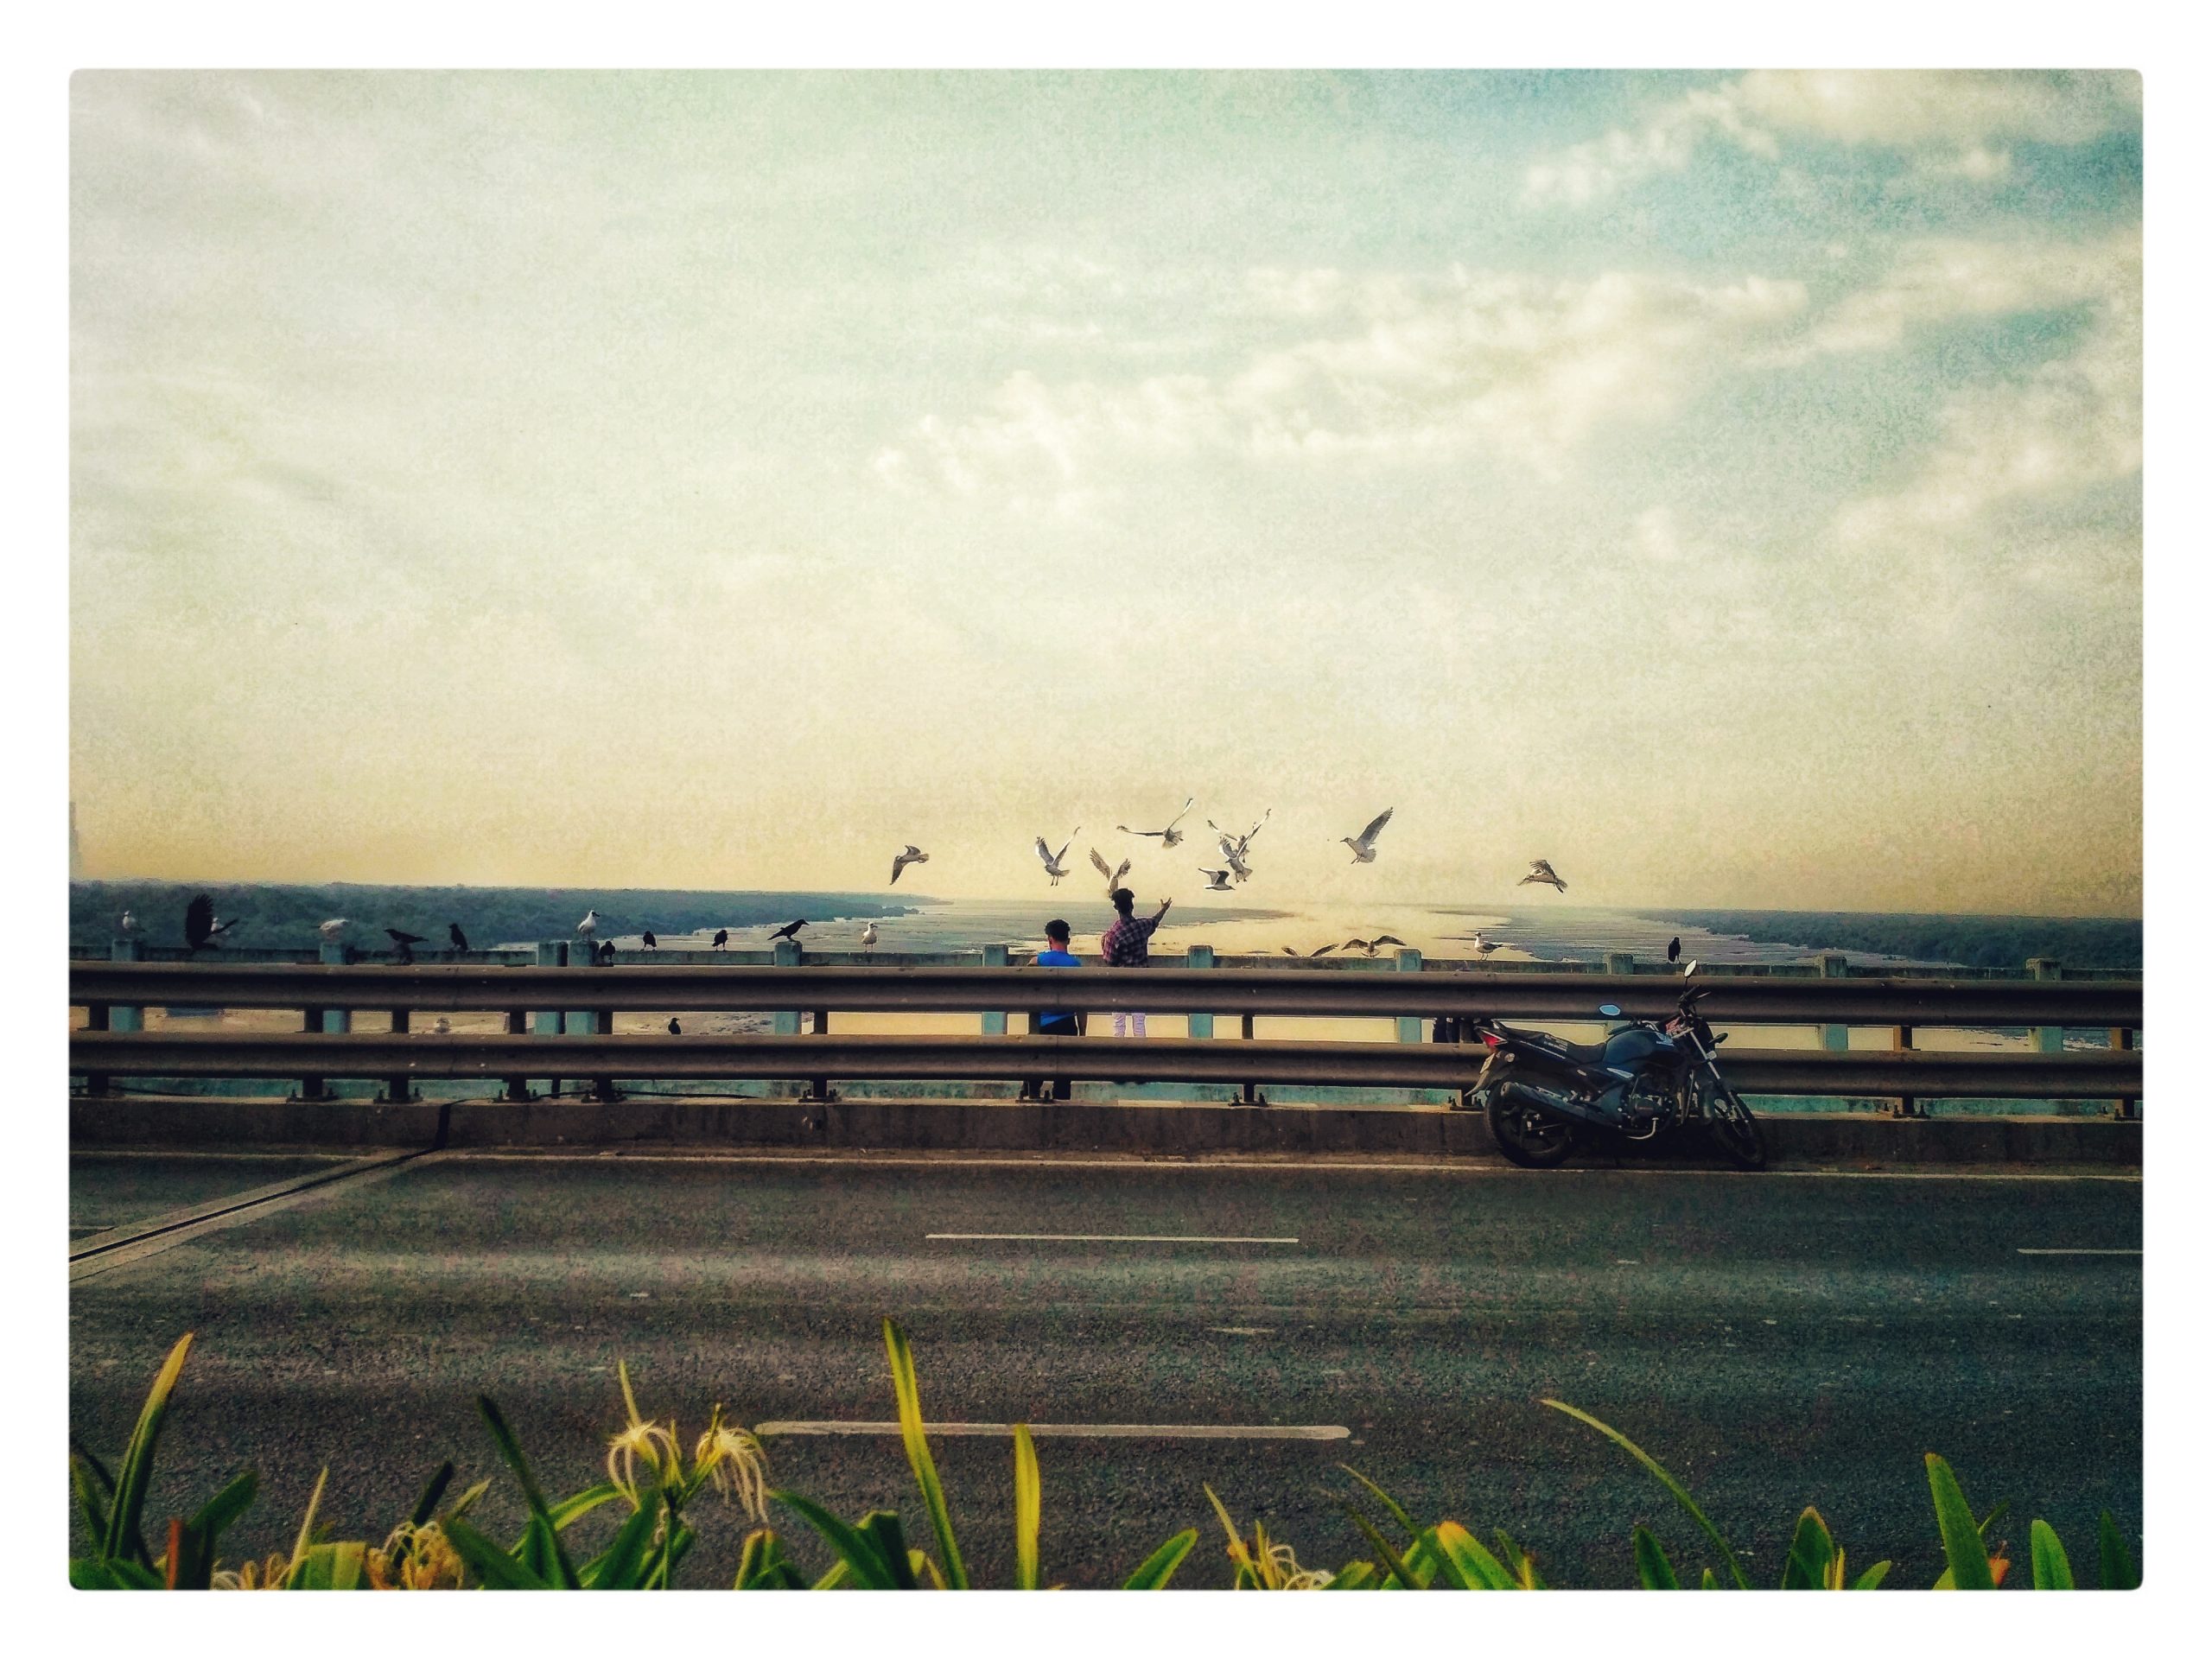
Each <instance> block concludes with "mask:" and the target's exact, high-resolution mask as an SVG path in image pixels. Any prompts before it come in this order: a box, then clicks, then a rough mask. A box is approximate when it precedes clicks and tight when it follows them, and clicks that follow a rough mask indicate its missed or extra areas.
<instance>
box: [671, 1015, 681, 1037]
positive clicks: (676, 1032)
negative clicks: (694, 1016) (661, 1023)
mask: <svg viewBox="0 0 2212 1659" xmlns="http://www.w3.org/2000/svg"><path fill="white" fill-rule="evenodd" d="M668 1034H669V1035H670V1036H671V1037H681V1036H682V1035H683V1027H681V1026H679V1025H677V1023H676V1020H675V1018H674V1016H672V1015H671V1017H670V1019H669V1022H668Z"/></svg>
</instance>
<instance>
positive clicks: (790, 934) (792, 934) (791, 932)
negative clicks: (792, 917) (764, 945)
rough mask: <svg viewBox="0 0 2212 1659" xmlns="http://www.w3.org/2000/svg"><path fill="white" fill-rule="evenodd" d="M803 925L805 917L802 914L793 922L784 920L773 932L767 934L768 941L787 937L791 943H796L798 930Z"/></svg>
mask: <svg viewBox="0 0 2212 1659" xmlns="http://www.w3.org/2000/svg"><path fill="white" fill-rule="evenodd" d="M805 925H806V918H805V917H804V916H802V917H800V918H798V920H797V921H795V922H785V924H784V925H782V926H781V927H779V928H778V929H777V930H776V931H774V932H773V933H771V934H770V935H769V936H768V938H769V942H770V943H771V944H772V943H774V942H775V941H776V940H778V939H789V940H790V941H791V943H792V944H798V931H799V929H801V928H802V927H804V926H805Z"/></svg>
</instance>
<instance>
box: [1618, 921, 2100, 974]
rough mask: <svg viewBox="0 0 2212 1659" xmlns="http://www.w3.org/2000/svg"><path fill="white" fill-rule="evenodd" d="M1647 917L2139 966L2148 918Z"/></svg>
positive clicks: (1777, 936)
mask: <svg viewBox="0 0 2212 1659" xmlns="http://www.w3.org/2000/svg"><path fill="white" fill-rule="evenodd" d="M1648 919H1650V920H1655V921H1671V922H1680V923H1684V924H1687V925H1689V926H1691V927H1701V928H1704V929H1705V930H1706V931H1708V932H1712V933H1720V934H1734V935H1738V936H1740V937H1742V938H1747V939H1751V940H1753V941H1756V942H1757V943H1758V944H1790V945H1796V946H1798V947H1800V948H1801V949H1802V950H1805V951H1806V952H1807V953H1808V954H1810V953H1811V952H1814V951H1816V950H1866V951H1873V952H1877V953H1878V954H1880V955H1882V956H1887V957H1913V958H1916V959H1917V960H1919V961H1922V962H1941V963H1955V964H1957V965H1958V966H1960V967H1961V968H2018V967H2019V966H2021V965H2022V964H2023V963H2025V962H2027V961H2028V960H2029V959H2030V958H2031V957H2053V958H2055V959H2056V960H2057V961H2059V962H2062V963H2065V964H2066V966H2068V967H2069V968H2110V969H2125V970H2127V971H2131V972H2140V971H2141V970H2142V967H2143V924H2142V923H2141V922H2140V921H2139V920H2132V919H2129V918H2125V917H2082V916H1892V915H1886V914H1880V913H1876V912H1865V911H1826V910H1670V911H1668V912H1664V913H1663V914H1661V913H1656V912H1655V913H1653V914H1651V915H1650V916H1649V918H1648Z"/></svg>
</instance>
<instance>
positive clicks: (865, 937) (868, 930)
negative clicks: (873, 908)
mask: <svg viewBox="0 0 2212 1659" xmlns="http://www.w3.org/2000/svg"><path fill="white" fill-rule="evenodd" d="M861 944H863V945H865V946H866V947H867V948H868V949H869V950H874V949H875V924H874V922H870V923H869V924H868V925H867V926H866V927H864V928H862V929H861Z"/></svg>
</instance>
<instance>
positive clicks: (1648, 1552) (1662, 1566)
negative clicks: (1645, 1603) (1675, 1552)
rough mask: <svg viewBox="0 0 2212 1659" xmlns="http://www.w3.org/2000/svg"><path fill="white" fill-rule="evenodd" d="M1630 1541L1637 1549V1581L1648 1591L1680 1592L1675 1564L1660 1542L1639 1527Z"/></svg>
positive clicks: (1630, 1536)
mask: <svg viewBox="0 0 2212 1659" xmlns="http://www.w3.org/2000/svg"><path fill="white" fill-rule="evenodd" d="M1629 1541H1630V1543H1632V1544H1633V1545H1635V1547H1636V1579H1637V1583H1638V1584H1640V1585H1641V1586H1643V1588H1645V1589H1646V1590H1679V1589H1681V1587H1682V1585H1681V1580H1679V1579H1677V1578H1676V1577H1675V1567H1674V1563H1673V1562H1671V1561H1669V1560H1668V1559H1667V1552H1666V1551H1665V1550H1664V1549H1662V1548H1660V1545H1659V1541H1658V1540H1657V1539H1656V1538H1654V1537H1653V1536H1652V1535H1650V1533H1649V1532H1647V1531H1646V1530H1645V1529H1643V1528H1642V1527H1638V1528H1637V1529H1635V1531H1633V1532H1632V1533H1630V1535H1629Z"/></svg>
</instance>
